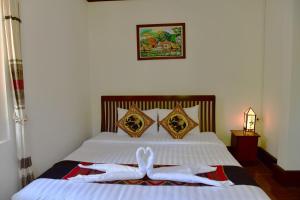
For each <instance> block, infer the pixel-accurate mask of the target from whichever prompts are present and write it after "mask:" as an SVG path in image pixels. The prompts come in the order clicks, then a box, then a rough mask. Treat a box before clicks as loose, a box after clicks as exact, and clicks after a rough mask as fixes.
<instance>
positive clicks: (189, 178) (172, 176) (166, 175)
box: [146, 147, 233, 186]
mask: <svg viewBox="0 0 300 200" xmlns="http://www.w3.org/2000/svg"><path fill="white" fill-rule="evenodd" d="M146 153H148V154H149V157H148V162H147V176H148V177H149V178H150V179H152V180H170V181H179V182H185V183H203V184H206V185H212V186H230V185H233V183H232V182H231V181H215V180H211V179H208V178H204V177H199V176H196V175H195V174H198V173H207V172H212V171H216V167H210V166H207V165H199V166H193V167H188V166H170V167H158V168H153V163H154V160H155V156H154V153H153V150H152V149H151V148H150V147H147V149H146Z"/></svg>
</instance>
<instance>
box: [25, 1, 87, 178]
mask: <svg viewBox="0 0 300 200" xmlns="http://www.w3.org/2000/svg"><path fill="white" fill-rule="evenodd" d="M86 4H87V3H86V1H84V0H51V1H48V0H26V1H23V2H22V9H21V14H22V20H23V26H22V40H23V59H24V77H25V94H26V106H27V110H28V116H29V121H28V129H27V132H28V133H29V134H30V136H31V138H32V140H31V147H32V159H33V163H34V167H35V172H36V175H39V174H41V173H42V172H43V171H44V170H46V169H47V168H49V167H50V166H51V165H53V164H54V163H55V162H57V161H59V160H61V159H63V158H64V157H65V156H67V155H68V154H69V153H71V152H72V151H73V150H74V149H75V148H77V147H78V146H79V145H80V143H81V142H82V141H83V140H84V139H85V138H87V137H88V136H89V133H90V121H89V115H90V113H89V91H88V90H87V88H88V87H89V70H88V62H87V61H88V53H87V36H88V35H87V8H86Z"/></svg>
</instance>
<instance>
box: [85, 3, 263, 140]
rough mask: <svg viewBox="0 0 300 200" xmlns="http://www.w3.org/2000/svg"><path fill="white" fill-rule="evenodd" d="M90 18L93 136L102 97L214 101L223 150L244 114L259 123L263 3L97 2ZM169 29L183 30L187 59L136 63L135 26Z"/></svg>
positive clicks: (240, 123)
mask: <svg viewBox="0 0 300 200" xmlns="http://www.w3.org/2000/svg"><path fill="white" fill-rule="evenodd" d="M88 13H89V52H90V68H91V69H90V77H91V87H90V91H91V105H92V122H93V133H94V134H95V133H97V132H99V130H100V96H101V95H107V94H109V95H116V94H124V95H128V94H175V95H176V94H178V95H180V94H215V95H216V97H217V111H216V113H217V133H218V135H219V136H220V137H221V138H222V139H223V140H224V141H225V142H226V144H229V140H230V134H229V130H230V129H240V128H242V121H243V111H244V110H246V109H247V108H248V107H249V106H253V108H254V110H255V111H256V112H257V114H258V115H259V116H260V115H261V98H262V71H263V46H264V45H263V42H264V1H261V0H227V1H221V0H188V1H179V0H177V1H174V0H164V1H161V0H154V1H147V0H139V1H137V0H132V1H113V2H98V3H90V4H89V5H88ZM172 22H185V23H186V41H187V45H186V46H187V48H186V51H187V58H186V59H183V60H153V61H137V58H136V32H135V31H136V25H137V24H148V23H172ZM258 130H260V128H259V129H258Z"/></svg>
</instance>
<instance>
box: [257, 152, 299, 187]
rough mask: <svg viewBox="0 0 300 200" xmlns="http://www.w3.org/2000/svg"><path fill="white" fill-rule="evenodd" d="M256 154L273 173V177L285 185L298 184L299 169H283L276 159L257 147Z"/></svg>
mask: <svg viewBox="0 0 300 200" xmlns="http://www.w3.org/2000/svg"><path fill="white" fill-rule="evenodd" d="M257 154H258V155H257V156H258V158H259V160H261V161H262V162H263V163H264V164H265V165H266V166H268V167H269V168H270V169H271V170H272V173H273V177H274V178H275V180H277V181H278V182H279V183H281V184H282V185H285V186H300V181H299V180H300V170H294V171H293V170H284V169H282V168H281V167H280V166H279V165H278V164H277V159H276V158H275V157H274V156H272V155H271V154H270V153H268V152H267V151H266V150H264V149H263V148H261V147H259V148H258V152H257Z"/></svg>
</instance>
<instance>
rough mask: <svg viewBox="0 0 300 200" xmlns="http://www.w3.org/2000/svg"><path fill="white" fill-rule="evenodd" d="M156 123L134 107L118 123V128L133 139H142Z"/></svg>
mask: <svg viewBox="0 0 300 200" xmlns="http://www.w3.org/2000/svg"><path fill="white" fill-rule="evenodd" d="M153 123H154V121H153V120H152V119H151V118H150V117H148V116H147V115H146V114H145V113H143V112H142V111H141V110H140V109H139V108H138V107H137V106H135V105H132V106H130V108H129V109H128V112H127V113H126V114H125V115H124V116H123V117H122V118H121V119H120V120H119V121H118V127H120V128H121V129H122V130H123V131H125V132H126V133H127V134H128V135H129V136H131V137H141V135H143V133H144V132H145V131H146V130H147V129H148V128H149V127H150V126H151V125H152V124H153Z"/></svg>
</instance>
